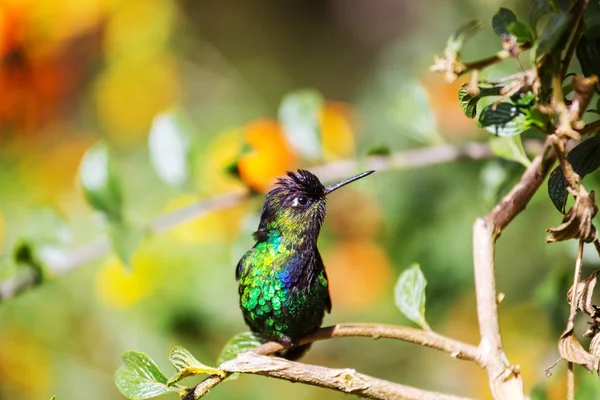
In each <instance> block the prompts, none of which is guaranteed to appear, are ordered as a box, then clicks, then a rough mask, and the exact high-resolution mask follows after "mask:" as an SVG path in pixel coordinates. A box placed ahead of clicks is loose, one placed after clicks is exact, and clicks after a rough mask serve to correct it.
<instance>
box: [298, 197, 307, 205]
mask: <svg viewBox="0 0 600 400" xmlns="http://www.w3.org/2000/svg"><path fill="white" fill-rule="evenodd" d="M296 200H297V201H298V204H299V205H301V206H305V205H307V204H308V197H306V196H298V198H297V199H296Z"/></svg>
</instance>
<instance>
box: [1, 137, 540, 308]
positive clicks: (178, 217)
mask: <svg viewBox="0 0 600 400" xmlns="http://www.w3.org/2000/svg"><path fill="white" fill-rule="evenodd" d="M530 144H531V145H532V146H535V144H534V143H533V142H530ZM492 155H493V153H492V151H491V150H490V148H489V147H488V146H487V145H485V144H482V143H476V142H473V143H468V144H466V145H464V146H452V145H442V146H434V147H428V148H424V149H417V150H408V151H401V152H396V153H392V154H390V155H387V156H371V157H367V158H365V159H363V160H359V161H356V160H344V161H336V162H332V163H330V164H326V165H322V166H318V167H315V168H313V169H312V170H313V172H315V174H316V175H317V176H319V177H320V178H321V180H323V181H332V180H337V179H342V178H345V177H347V176H348V175H350V174H352V173H354V172H355V171H356V169H357V168H359V167H363V168H368V169H377V170H379V171H385V170H402V169H408V168H417V167H424V166H429V165H435V164H441V163H446V162H450V161H455V160H457V159H463V158H464V159H473V160H479V159H485V158H489V157H491V156H492ZM247 198H249V193H248V192H234V193H226V194H221V195H217V196H214V197H211V198H208V199H204V200H200V201H197V202H195V203H193V204H191V205H188V206H185V207H183V208H181V209H178V210H175V211H172V212H170V213H167V214H165V215H162V216H159V217H158V218H156V219H155V220H154V221H152V222H151V223H150V231H151V232H152V233H154V234H158V233H162V232H165V231H167V230H169V229H172V228H174V227H175V226H177V225H180V224H182V223H184V222H186V221H190V220H193V219H195V218H200V217H201V216H203V215H206V214H207V213H209V212H211V211H214V210H217V209H224V208H228V207H233V206H235V205H237V204H240V203H242V202H243V201H245V200H246V199H247ZM110 251H111V247H110V243H109V242H108V240H106V239H101V240H98V241H96V242H93V243H91V244H88V245H85V246H83V247H80V248H78V249H75V250H73V251H72V252H71V253H70V254H68V255H67V256H66V257H65V258H64V259H63V260H62V261H61V262H56V263H53V264H51V265H48V275H49V276H60V275H64V274H66V273H68V272H70V271H72V270H74V269H76V268H79V267H81V266H83V265H86V264H89V263H90V262H93V261H95V260H98V259H100V258H102V257H105V256H106V255H108V254H109V253H110ZM30 275H31V274H19V275H17V276H14V277H13V278H11V279H9V280H6V281H4V282H0V301H1V300H6V299H10V298H12V297H14V296H16V295H18V294H19V293H21V292H23V291H24V290H26V289H28V288H30V287H33V286H36V285H37V283H38V282H37V281H36V280H35V279H31V276H30Z"/></svg>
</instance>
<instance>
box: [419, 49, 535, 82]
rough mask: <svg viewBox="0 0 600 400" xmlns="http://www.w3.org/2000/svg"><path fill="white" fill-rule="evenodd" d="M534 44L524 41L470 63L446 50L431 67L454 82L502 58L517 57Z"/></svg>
mask: <svg viewBox="0 0 600 400" xmlns="http://www.w3.org/2000/svg"><path fill="white" fill-rule="evenodd" d="M532 45H533V43H531V42H527V43H523V44H521V45H517V46H515V47H514V48H510V49H503V50H500V51H498V52H497V53H495V54H493V55H491V56H489V57H486V58H483V59H481V60H477V61H472V62H469V63H463V62H462V61H460V60H459V59H458V58H457V56H456V54H454V53H452V52H450V53H449V52H447V51H446V52H445V53H446V54H445V58H436V60H435V62H434V64H433V66H431V68H430V69H431V71H434V72H443V73H445V74H446V80H447V81H448V82H453V81H455V80H456V79H457V78H458V77H460V76H461V75H464V74H466V73H468V72H471V71H481V70H482V69H485V68H487V67H489V66H490V65H493V64H496V63H498V62H500V61H502V60H506V59H507V58H511V57H517V56H518V55H519V54H521V53H523V52H524V51H527V50H529V49H531V46H532Z"/></svg>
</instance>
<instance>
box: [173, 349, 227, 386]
mask: <svg viewBox="0 0 600 400" xmlns="http://www.w3.org/2000/svg"><path fill="white" fill-rule="evenodd" d="M169 359H170V360H171V364H173V367H175V369H176V370H177V373H176V374H175V375H174V376H172V377H171V378H170V379H169V381H168V382H167V385H168V386H171V385H173V384H174V383H175V382H178V381H180V380H181V379H183V378H185V377H187V376H192V375H219V376H221V377H225V376H226V373H225V371H223V370H220V369H218V368H214V367H209V366H208V365H204V364H202V363H201V362H200V361H198V360H197V359H196V358H195V357H194V356H193V355H192V353H190V352H189V350H188V349H186V348H184V347H181V346H176V347H174V348H173V349H172V350H171V355H170V356H169Z"/></svg>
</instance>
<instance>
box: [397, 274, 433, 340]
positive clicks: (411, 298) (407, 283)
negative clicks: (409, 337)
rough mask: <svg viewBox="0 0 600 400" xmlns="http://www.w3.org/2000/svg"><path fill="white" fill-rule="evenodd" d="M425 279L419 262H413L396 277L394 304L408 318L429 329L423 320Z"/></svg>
mask: <svg viewBox="0 0 600 400" xmlns="http://www.w3.org/2000/svg"><path fill="white" fill-rule="evenodd" d="M426 286H427V280H426V279H425V276H424V275H423V273H422V272H421V268H420V267H419V264H413V265H412V266H410V267H409V268H408V269H406V270H405V271H404V272H402V274H400V277H399V278H398V283H397V284H396V288H395V289H394V292H395V297H396V306H398V308H399V309H400V311H401V312H402V314H404V315H405V316H406V317H407V318H408V319H410V320H411V321H413V322H414V323H416V324H417V325H419V326H420V327H421V328H423V329H430V328H429V325H428V324H427V321H426V320H425V287H426Z"/></svg>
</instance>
